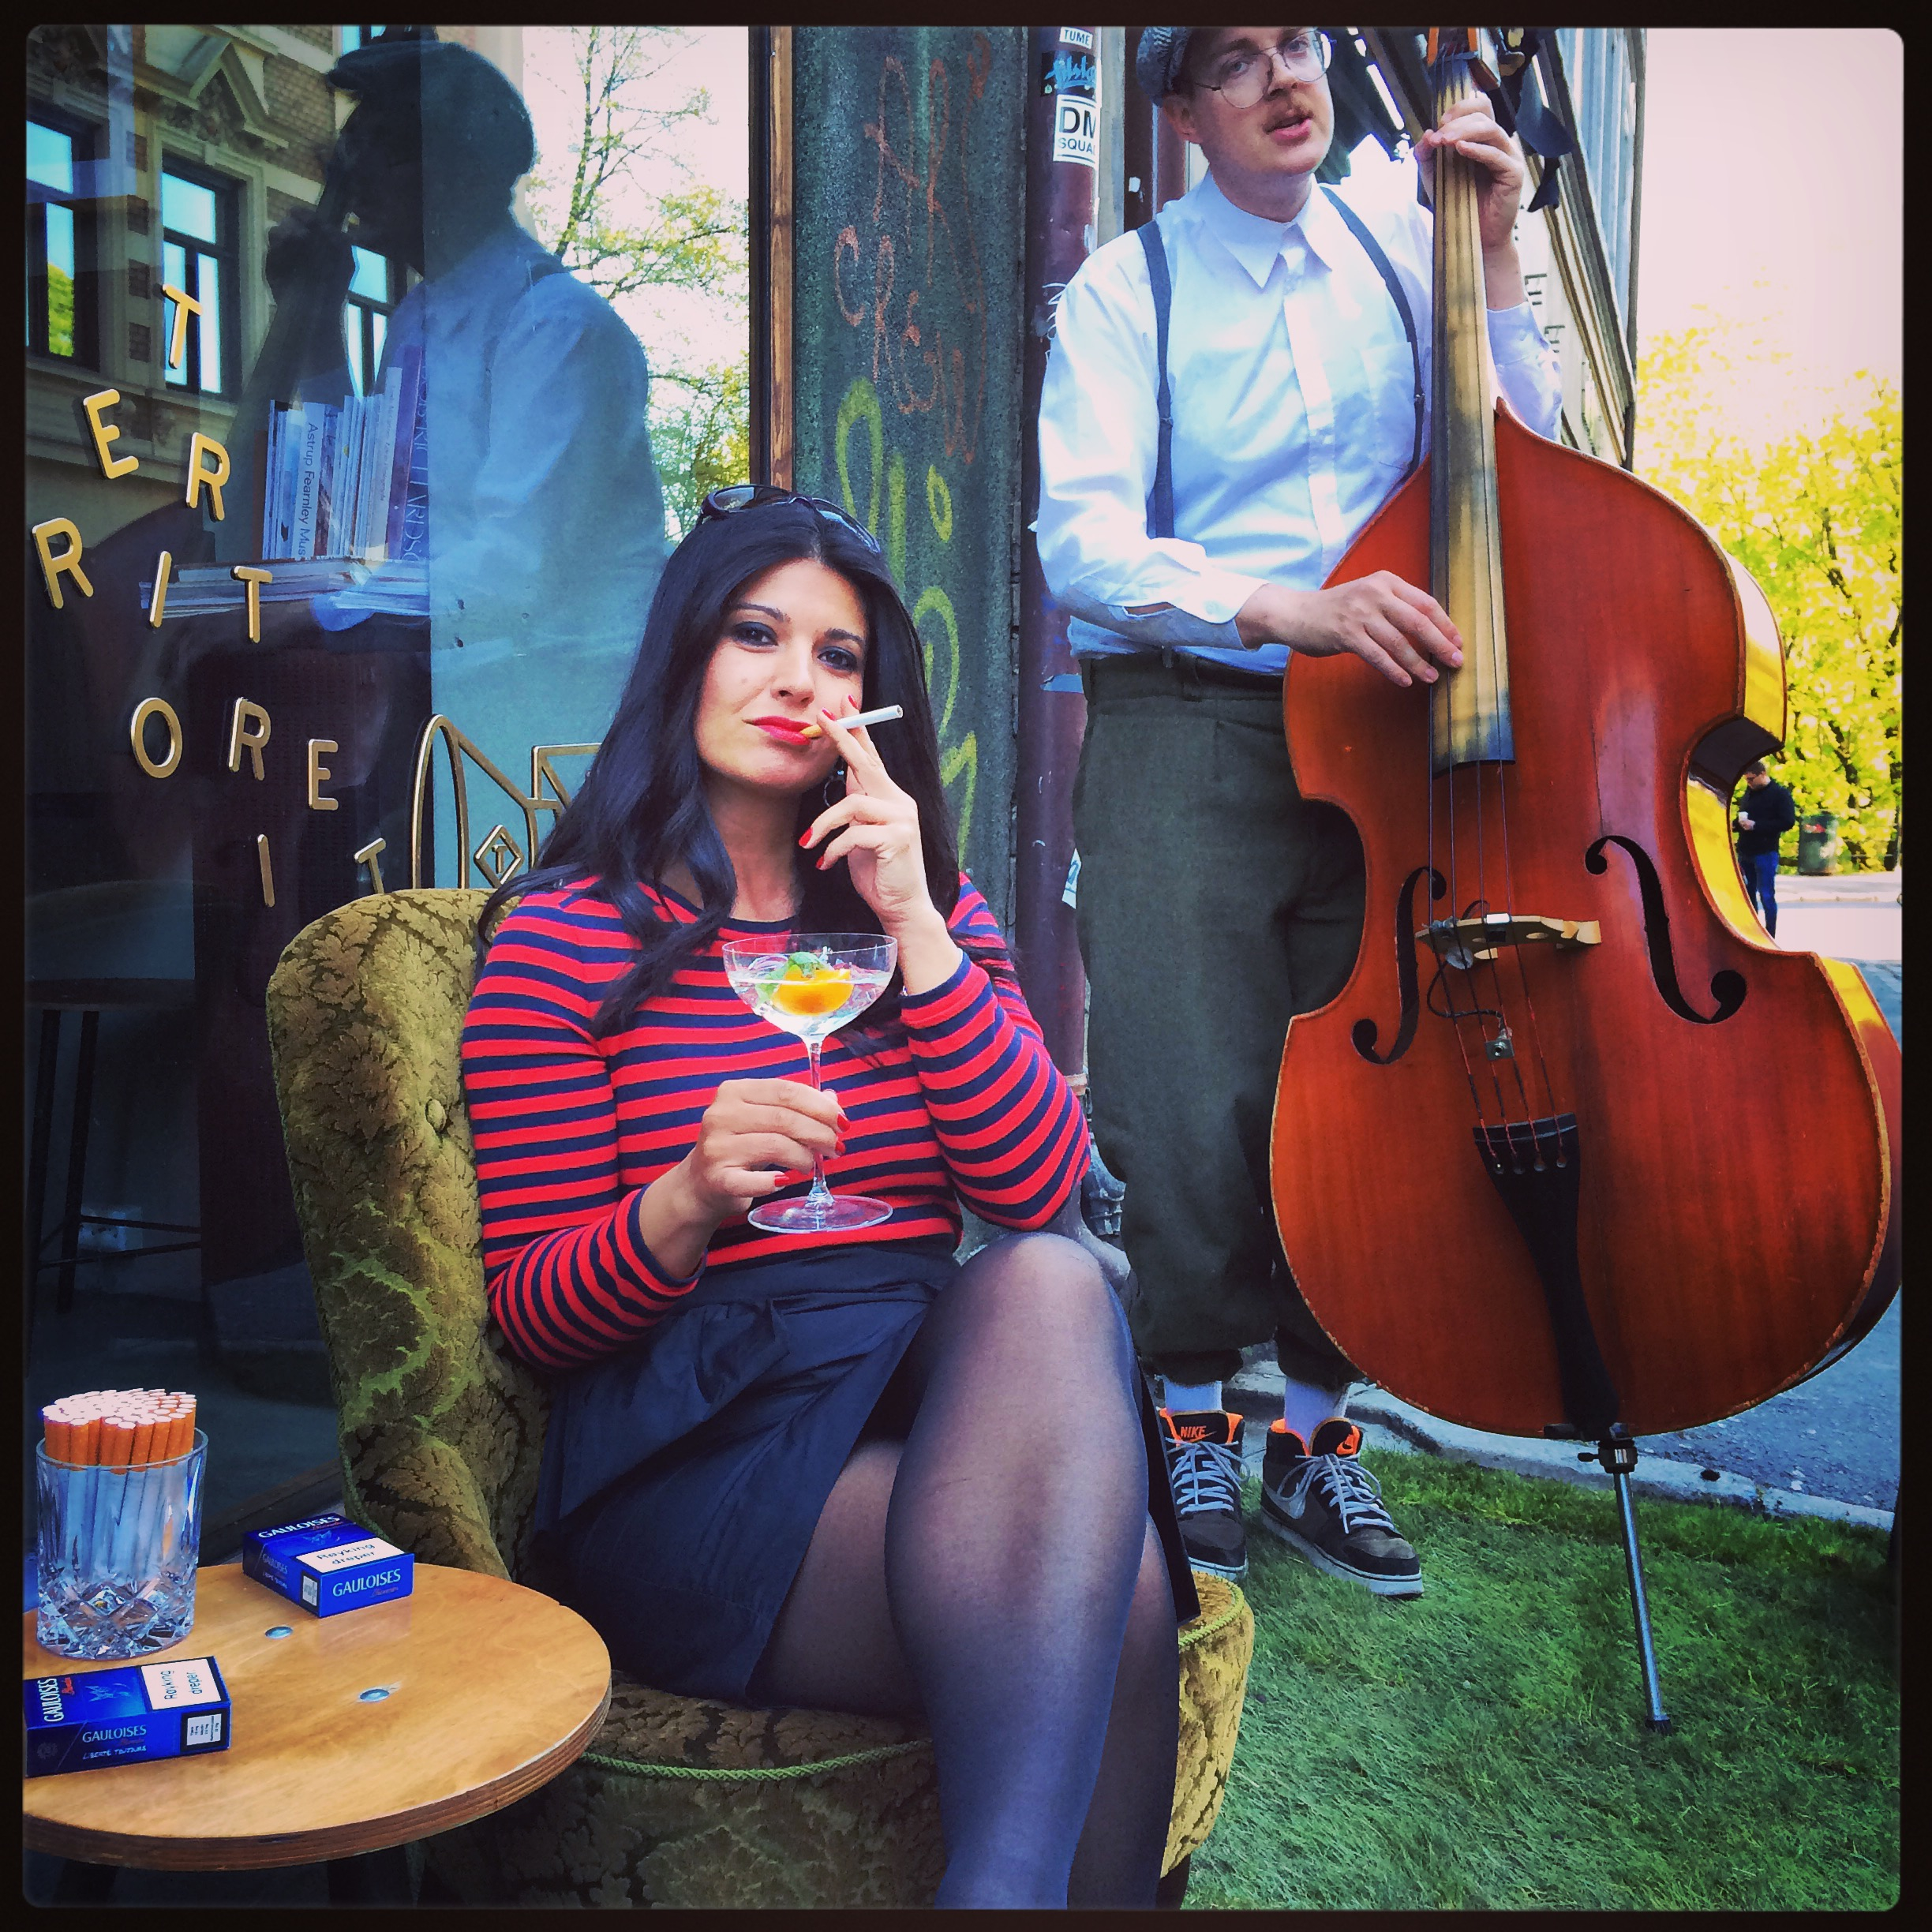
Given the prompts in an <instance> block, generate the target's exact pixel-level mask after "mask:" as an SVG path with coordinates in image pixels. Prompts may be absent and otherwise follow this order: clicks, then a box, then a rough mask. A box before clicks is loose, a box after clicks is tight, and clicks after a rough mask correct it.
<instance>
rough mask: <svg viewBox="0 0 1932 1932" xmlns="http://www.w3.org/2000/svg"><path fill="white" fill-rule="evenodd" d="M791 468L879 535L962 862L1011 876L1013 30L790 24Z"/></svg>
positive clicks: (1004, 885)
mask: <svg viewBox="0 0 1932 1932" xmlns="http://www.w3.org/2000/svg"><path fill="white" fill-rule="evenodd" d="M794 46H795V55H794V58H795V68H794V73H795V81H794V96H793V99H794V107H793V115H794V126H795V129H796V133H795V137H794V139H795V147H794V153H795V181H796V188H795V194H796V203H795V214H794V220H795V223H796V236H797V240H796V249H797V253H796V260H797V263H798V269H797V275H798V284H797V290H796V305H795V314H796V318H797V343H796V354H797V365H798V424H797V451H798V455H797V469H796V476H797V481H798V487H799V488H800V489H804V490H807V491H810V492H812V493H814V494H816V495H819V496H825V497H826V498H828V499H829V500H832V501H833V502H837V503H841V504H843V505H844V507H845V508H846V509H847V510H848V511H849V512H850V513H851V514H852V515H853V516H855V517H857V518H859V519H860V520H861V521H862V522H864V524H865V525H866V526H867V529H869V530H873V531H874V532H875V533H876V534H877V535H878V539H879V541H880V543H881V545H882V546H883V547H884V549H885V552H886V561H887V563H888V564H889V566H890V567H891V569H892V572H893V577H894V578H895V579H896V580H897V582H898V584H899V586H900V590H901V591H902V593H904V597H905V601H906V605H907V608H908V610H909V611H910V612H911V613H912V621H913V624H914V626H915V628H916V629H917V631H918V632H919V642H920V645H921V647H922V650H923V656H924V661H925V665H926V677H927V689H928V691H929V692H930V696H931V701H932V707H933V717H934V723H935V724H936V725H937V726H938V734H939V749H940V768H941V775H942V778H943V780H944V781H945V788H946V796H947V800H948V803H949V804H950V806H951V807H952V810H953V816H954V819H955V822H956V826H957V830H958V833H959V841H960V852H961V855H962V857H963V859H964V862H965V864H966V866H967V869H968V871H971V872H972V874H973V876H974V878H975V882H977V883H978V884H979V886H980V889H981V890H982V891H983V892H985V893H987V897H988V898H989V900H991V901H992V903H993V904H994V906H995V908H1000V909H1003V902H1004V900H1005V896H1006V893H1007V890H1008V880H1009V869H1010V868H1009V857H1008V852H1007V835H1008V826H1007V818H1008V807H1009V802H1010V801H1009V796H1008V795H1009V793H1010V790H1011V785H1012V773H1013V621H1014V602H1013V598H1014V590H1013V584H1014V544H1015V541H1016V538H1017V514H1016V513H1017V499H1018V495H1019V436H1018V430H1019V423H1018V413H1019V408H1020V343H1021V337H1020V330H1021V327H1022V323H1023V316H1022V314H1021V311H1020V267H1021V262H1022V258H1023V255H1024V228H1023V227H1022V219H1023V206H1024V198H1023V190H1024V175H1023V156H1022V155H1021V152H1020V129H1021V128H1022V126H1023V125H1024V114H1025V91H1024V81H1025V70H1024V58H1025V36H1024V32H1021V31H1020V30H1018V29H1009V28H799V29H798V31H797V35H796V40H795V43H794Z"/></svg>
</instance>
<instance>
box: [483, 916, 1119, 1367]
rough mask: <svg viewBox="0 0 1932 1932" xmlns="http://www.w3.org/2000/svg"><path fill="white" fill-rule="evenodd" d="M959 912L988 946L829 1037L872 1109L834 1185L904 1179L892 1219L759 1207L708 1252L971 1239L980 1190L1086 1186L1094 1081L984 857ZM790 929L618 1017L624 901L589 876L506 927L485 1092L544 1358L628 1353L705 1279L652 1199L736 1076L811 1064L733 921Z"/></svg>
mask: <svg viewBox="0 0 1932 1932" xmlns="http://www.w3.org/2000/svg"><path fill="white" fill-rule="evenodd" d="M646 896H647V897H649V898H650V901H651V905H652V910H653V912H655V913H656V914H657V915H658V916H659V917H660V918H662V919H672V920H676V921H677V922H679V923H681V924H685V925H689V924H691V923H694V921H695V918H696V915H695V912H693V911H692V909H691V908H690V907H689V906H687V904H684V903H683V901H682V900H680V899H677V898H676V897H673V896H672V895H671V894H670V893H665V892H658V891H652V890H650V889H649V888H647V889H646ZM948 923H949V927H950V929H951V930H952V932H953V937H954V938H956V939H958V940H970V941H972V942H973V943H974V945H975V948H976V949H977V952H978V957H977V958H976V959H975V957H972V956H970V955H969V956H968V957H965V958H964V959H962V960H961V961H960V965H959V966H958V968H957V969H956V970H955V972H953V975H952V976H951V977H950V978H949V979H947V980H946V981H945V983H944V984H943V985H942V986H937V987H933V988H932V989H931V990H930V991H928V992H924V993H915V994H901V996H900V1007H899V1011H900V1020H901V1022H902V1024H903V1032H895V1033H894V1034H893V1035H889V1037H888V1038H887V1039H886V1041H885V1042H884V1043H880V1042H878V1041H877V1040H876V1039H875V1040H874V1041H872V1042H864V1041H862V1042H860V1043H859V1045H858V1046H857V1047H856V1049H855V1048H854V1047H851V1046H848V1045H847V1044H846V1043H845V1039H844V1035H843V1034H842V1033H834V1034H833V1035H830V1036H829V1038H828V1039H826V1043H825V1045H824V1048H823V1050H822V1061H821V1065H822V1073H823V1077H824V1081H825V1084H826V1086H827V1087H828V1088H831V1089H832V1090H833V1091H836V1092H837V1095H838V1097H839V1101H840V1103H841V1106H843V1107H844V1110H845V1114H846V1117H847V1119H848V1121H849V1123H850V1126H849V1128H848V1132H847V1133H846V1136H845V1151H844V1153H843V1154H842V1155H836V1156H834V1157H833V1158H831V1159H828V1160H827V1162H826V1180H827V1183H828V1185H830V1186H831V1187H832V1188H833V1189H835V1190H836V1189H844V1190H845V1191H847V1192H848V1193H854V1192H856V1193H867V1194H871V1195H874V1196H878V1197H880V1198H882V1199H883V1200H887V1201H889V1202H890V1203H891V1204H892V1207H893V1212H892V1216H891V1218H890V1219H889V1220H886V1221H882V1222H878V1223H876V1224H875V1225H874V1226H871V1227H869V1228H863V1229H859V1230H853V1231H850V1232H845V1233H839V1232H829V1233H823V1234H768V1233H766V1232H764V1231H762V1230H759V1229H758V1228H754V1227H753V1226H751V1224H750V1222H747V1220H746V1219H744V1217H743V1215H737V1216H735V1217H733V1218H732V1219H730V1220H728V1221H726V1222H723V1223H721V1225H720V1226H719V1227H718V1229H717V1232H716V1233H715V1234H713V1236H712V1237H711V1241H710V1245H709V1247H708V1248H707V1249H706V1253H705V1258H704V1260H703V1262H702V1264H700V1266H699V1269H698V1274H702V1272H703V1271H704V1269H705V1268H706V1267H733V1266H741V1265H743V1264H746V1263H748V1262H754V1261H767V1260H771V1259H772V1258H773V1256H778V1255H782V1254H785V1253H788V1252H794V1251H796V1250H799V1249H817V1248H820V1247H823V1246H826V1245H832V1244H833V1243H844V1242H851V1241H911V1240H918V1239H927V1240H930V1238H932V1237H934V1236H939V1237H945V1238H947V1239H949V1240H952V1241H957V1240H958V1238H959V1235H960V1226H961V1221H960V1202H961V1201H962V1200H964V1202H965V1203H966V1204H968V1206H970V1207H972V1210H973V1211H974V1212H975V1214H977V1215H980V1216H982V1217H983V1219H986V1220H988V1221H991V1222H995V1223H997V1224H998V1225H999V1226H1002V1227H1009V1228H1038V1227H1042V1226H1045V1225H1046V1223H1047V1222H1049V1221H1050V1220H1051V1219H1053V1217H1054V1215H1056V1214H1057V1213H1058V1212H1059V1211H1060V1209H1061V1207H1063V1206H1064V1205H1065V1204H1066V1203H1067V1202H1068V1201H1069V1200H1070V1199H1071V1198H1072V1197H1073V1193H1074V1190H1075V1189H1076V1188H1077V1187H1078V1186H1079V1185H1080V1177H1081V1176H1082V1174H1084V1173H1085V1171H1086V1166H1087V1134H1086V1126H1085V1122H1084V1119H1083V1118H1082V1116H1081V1114H1080V1103H1079V1102H1078V1101H1077V1100H1076V1099H1075V1098H1074V1096H1073V1092H1072V1091H1071V1090H1070V1089H1069V1087H1068V1085H1067V1084H1066V1081H1065V1079H1063V1078H1062V1077H1061V1074H1060V1073H1059V1071H1058V1069H1057V1068H1056V1067H1055V1066H1054V1064H1053V1061H1052V1059H1051V1058H1050V1056H1049V1055H1048V1054H1047V1049H1046V1047H1045V1046H1044V1044H1043V1043H1042V1041H1041V1039H1040V1032H1039V1027H1038V1026H1037V1025H1036V1024H1035V1021H1034V1019H1033V1016H1032V1014H1031V1013H1028V1010H1027V1007H1026V1002H1025V1000H1024V998H1023V997H1022V996H1021V994H1020V983H1019V981H1018V979H1017V978H1016V977H1015V975H1014V973H1013V966H1012V963H1011V961H1010V960H1009V958H1008V957H1007V954H1006V951H1005V945H1004V944H1003V943H1002V939H1001V936H1000V930H999V926H998V922H997V921H996V920H995V919H994V917H993V913H992V910H991V908H990V907H989V906H988V905H987V903H986V901H985V900H984V899H983V898H982V897H980V896H979V893H978V891H977V890H976V889H975V888H974V887H973V886H972V885H971V884H970V883H969V882H967V881H965V880H964V878H962V880H961V882H960V896H959V904H957V907H956V908H954V909H953V915H952V917H951V919H949V922H948ZM784 930H785V927H784V924H782V923H780V924H775V925H774V924H769V923H766V924H761V923H754V922H750V921H741V920H733V921H728V922H727V923H726V924H725V927H724V928H723V930H721V933H720V934H719V935H718V937H717V938H716V939H714V940H713V942H711V944H710V945H709V946H707V947H706V949H704V950H703V951H702V952H701V953H697V954H696V955H695V956H694V957H692V958H691V959H688V960H686V961H685V962H684V963H683V965H682V966H680V968H679V969H678V972H677V975H676V978H675V979H674V980H673V981H672V983H671V985H670V986H669V987H666V988H665V990H662V991H661V992H659V993H658V994H657V995H656V996H655V997H654V998H652V999H650V1000H649V1001H648V1002H646V1003H645V1004H644V1005H642V1006H640V1007H639V1008H638V1010H637V1012H636V1013H635V1015H634V1016H633V1017H632V1019H631V1023H630V1024H629V1025H628V1026H627V1027H626V1028H624V1029H623V1031H621V1032H612V1033H610V1034H608V1035H606V1036H605V1037H604V1038H603V1039H597V1038H594V1037H593V1035H592V1033H591V1031H590V1023H591V1020H592V1018H593V1016H594V1015H595V1014H596V1013H597V1009H598V1007H599V1006H600V1005H601V1004H602V1003H603V1001H604V998H605V994H606V993H607V991H608V989H609V987H610V986H611V984H612V982H613V981H614V980H616V979H618V978H619V977H620V975H622V974H623V973H624V972H627V970H629V968H631V965H632V964H634V963H635V958H636V954H637V946H636V942H635V941H634V940H633V939H632V938H631V935H630V934H629V933H627V931H626V930H624V927H623V922H622V921H621V920H620V918H619V917H618V915H617V912H616V908H615V907H613V906H612V905H611V904H609V902H608V900H604V899H601V898H598V897H593V896H592V894H591V893H590V892H589V891H587V890H586V889H583V888H582V887H581V886H572V887H564V888H560V889H555V890H552V891H548V892H533V893H528V894H526V896H525V897H523V898H522V899H521V900H518V901H517V902H516V904H515V906H514V908H512V910H511V912H509V913H508V915H507V916H506V917H505V918H504V920H503V922H502V923H501V924H500V926H499V927H497V929H496V933H495V934H494V936H493V938H492V942H491V944H490V948H489V956H488V957H487V958H486V959H485V962H484V964H483V968H482V971H481V973H480V974H479V975H478V976H477V986H476V991H475V994H474V996H473V997H472V998H471V1000H470V1011H469V1017H468V1018H467V1020H466V1021H465V1023H464V1026H463V1037H462V1076H463V1091H464V1093H465V1095H466V1098H467V1100H468V1103H469V1108H470V1126H471V1129H472V1132H473V1134H474V1140H475V1146H476V1169H477V1185H478V1189H479V1190H480V1193H481V1200H482V1211H483V1259H484V1267H485V1275H486V1279H487V1280H488V1283H489V1301H490V1309H491V1312H492V1313H493V1314H494V1315H495V1316H496V1320H497V1321H498V1322H499V1324H500V1325H501V1326H502V1328H503V1330H504V1334H505V1335H507V1337H508V1338H509V1340H510V1342H511V1346H513V1347H514V1348H515V1350H517V1352H518V1353H519V1354H521V1355H522V1356H524V1357H526V1359H527V1360H529V1361H532V1362H534V1363H537V1364H538V1365H541V1366H544V1367H547V1368H569V1367H573V1366H575V1365H578V1364H580V1363H583V1362H587V1361H594V1360H596V1359H597V1357H600V1356H603V1355H607V1354H611V1353H612V1352H613V1351H614V1350H618V1349H620V1348H623V1347H624V1346H627V1344H629V1343H631V1342H635V1341H636V1340H637V1339H638V1337H639V1336H640V1335H642V1334H643V1333H644V1332H645V1331H646V1330H647V1329H648V1328H650V1327H651V1325H652V1324H653V1323H654V1322H656V1321H657V1320H659V1319H660V1318H661V1316H664V1315H665V1313H666V1312H668V1311H669V1310H670V1309H673V1308H675V1307H676V1305H677V1301H678V1298H679V1297H680V1296H681V1295H682V1294H684V1293H685V1292H686V1291H687V1290H689V1289H690V1288H691V1286H693V1285H694V1283H695V1282H696V1281H697V1279H698V1274H694V1275H688V1276H683V1277H680V1276H676V1275H672V1274H670V1273H669V1272H668V1271H667V1270H666V1269H665V1267H663V1266H662V1265H661V1264H660V1263H659V1262H658V1260H657V1258H656V1257H655V1256H653V1254H652V1253H651V1252H650V1249H649V1248H648V1247H646V1245H645V1243H644V1241H643V1239H642V1234H641V1232H640V1230H639V1226H638V1204H639V1202H640V1200H642V1195H643V1191H644V1189H645V1188H646V1186H648V1185H649V1184H650V1182H651V1181H654V1180H655V1179H656V1178H657V1176H658V1175H660V1174H663V1173H665V1171H666V1170H668V1169H670V1168H672V1167H674V1166H676V1164H677V1163H678V1162H680V1160H682V1159H683V1158H684V1156H685V1155H687V1153H689V1152H690V1151H691V1148H693V1147H694V1146H695V1145H696V1144H697V1139H698V1121H699V1119H700V1118H701V1117H702V1114H703V1113H704V1110H705V1109H706V1107H707V1106H710V1103H711V1101H712V1099H713V1096H714V1095H716V1093H717V1089H718V1087H719V1084H720V1083H721V1082H722V1081H724V1080H734V1079H736V1080H746V1079H754V1080H775V1079H782V1080H806V1079H807V1078H808V1077H809V1075H808V1073H807V1066H806V1056H805V1048H804V1045H803V1043H802V1042H801V1041H799V1039H796V1038H795V1037H794V1036H793V1035H791V1034H789V1033H784V1032H781V1031H780V1030H779V1029H778V1028H776V1027H774V1026H772V1025H771V1024H769V1023H768V1022H767V1021H766V1020H761V1019H759V1018H758V1016H757V1015H756V1014H755V1013H753V1012H752V1011H751V1009H750V1008H749V1007H748V1006H747V1005H745V1004H744V1002H743V1001H742V1000H740V999H739V997H738V995H737V994H736V993H734V992H733V991H732V987H731V983H730V981H729V980H728V979H726V978H725V965H724V958H723V953H722V950H721V948H722V944H723V942H725V941H726V940H729V939H735V938H742V937H746V936H748V935H750V934H754V933H769V932H782V931H784ZM982 961H983V962H984V963H983V964H982V963H981V962H982Z"/></svg>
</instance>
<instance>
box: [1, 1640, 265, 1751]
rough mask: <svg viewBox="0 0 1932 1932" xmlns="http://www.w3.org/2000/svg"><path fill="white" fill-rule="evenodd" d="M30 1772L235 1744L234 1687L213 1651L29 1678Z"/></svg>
mask: <svg viewBox="0 0 1932 1932" xmlns="http://www.w3.org/2000/svg"><path fill="white" fill-rule="evenodd" d="M21 1694H22V1697H23V1698H24V1701H25V1703H26V1707H27V1775H28V1777H49V1776H51V1774H52V1773H54V1772H57V1771H92V1770H93V1769H95V1768H96V1767H97V1766H99V1765H116V1764H137V1763H139V1762H140V1761H141V1760H142V1759H144V1758H193V1757H198V1756H199V1755H200V1754H201V1753H202V1752H203V1751H218V1750H227V1748H228V1736H229V1729H230V1724H229V1717H230V1713H229V1708H228V1687H227V1685H226V1684H225V1683H223V1682H222V1674H221V1672H220V1671H219V1670H218V1669H217V1668H215V1660H214V1659H213V1658H212V1657H178V1658H175V1659H173V1660H171V1661H169V1662H167V1663H165V1664H125V1665H123V1666H122V1667H121V1668H118V1669H114V1670H99V1671H77V1672H75V1673H74V1674H73V1676H66V1677H29V1678H28V1679H27V1680H26V1682H25V1683H23V1684H22V1685H21Z"/></svg>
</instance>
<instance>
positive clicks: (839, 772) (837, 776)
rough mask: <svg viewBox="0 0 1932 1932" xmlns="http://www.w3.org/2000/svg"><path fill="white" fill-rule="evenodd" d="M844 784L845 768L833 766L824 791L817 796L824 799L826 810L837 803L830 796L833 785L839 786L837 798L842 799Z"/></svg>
mask: <svg viewBox="0 0 1932 1932" xmlns="http://www.w3.org/2000/svg"><path fill="white" fill-rule="evenodd" d="M844 784H845V767H844V766H843V765H835V766H833V768H832V776H831V777H829V778H828V779H827V780H826V781H825V790H824V791H823V792H821V793H820V794H819V796H821V797H822V798H823V799H824V800H825V802H826V807H827V809H828V810H829V808H830V807H833V806H834V805H836V804H837V803H838V799H835V798H834V797H833V796H832V788H833V786H834V785H837V786H839V787H840V788H841V789H840V792H839V798H843V797H844V796H845V793H844Z"/></svg>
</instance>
